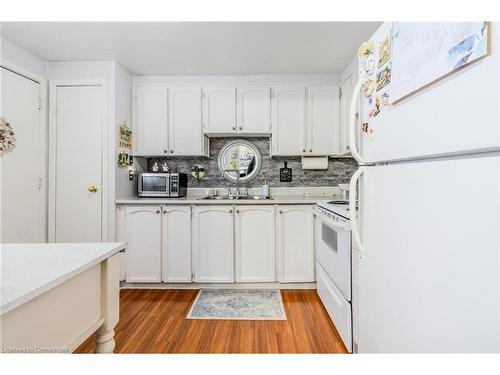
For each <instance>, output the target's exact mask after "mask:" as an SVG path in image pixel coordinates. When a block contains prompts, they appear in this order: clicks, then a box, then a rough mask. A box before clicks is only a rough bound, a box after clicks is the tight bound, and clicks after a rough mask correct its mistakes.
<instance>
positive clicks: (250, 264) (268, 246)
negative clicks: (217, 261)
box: [234, 205, 276, 282]
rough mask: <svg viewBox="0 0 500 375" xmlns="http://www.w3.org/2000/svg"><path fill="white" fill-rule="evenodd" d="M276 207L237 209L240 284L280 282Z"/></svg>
mask: <svg viewBox="0 0 500 375" xmlns="http://www.w3.org/2000/svg"><path fill="white" fill-rule="evenodd" d="M274 228H275V220H274V207H273V206H264V205H248V206H235V230H234V232H235V256H236V262H235V265H236V282H274V281H276V261H275V259H276V252H275V230H274Z"/></svg>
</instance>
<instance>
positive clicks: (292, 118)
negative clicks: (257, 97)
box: [271, 87, 306, 156]
mask: <svg viewBox="0 0 500 375" xmlns="http://www.w3.org/2000/svg"><path fill="white" fill-rule="evenodd" d="M271 123H272V155H286V156H289V155H302V154H303V153H305V151H306V150H305V147H306V145H305V136H306V134H305V131H306V89H305V87H276V88H273V94H272V101H271Z"/></svg>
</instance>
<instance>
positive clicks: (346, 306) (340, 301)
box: [316, 263, 352, 353]
mask: <svg viewBox="0 0 500 375" xmlns="http://www.w3.org/2000/svg"><path fill="white" fill-rule="evenodd" d="M316 270H317V280H318V283H317V288H318V295H319V297H320V299H321V301H322V302H323V305H324V306H325V308H326V311H328V315H330V318H331V319H332V322H333V324H335V328H337V332H338V333H339V335H340V337H341V338H342V341H343V342H344V345H345V346H346V348H347V350H348V351H349V352H350V353H352V319H351V316H352V314H351V304H350V303H349V302H347V301H346V300H345V299H344V297H343V296H342V294H341V293H340V292H339V291H338V289H337V288H336V287H335V284H333V281H331V280H330V278H329V277H328V275H327V274H326V272H325V271H324V270H323V268H322V267H321V265H320V264H319V263H316Z"/></svg>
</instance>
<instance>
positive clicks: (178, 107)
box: [168, 87, 203, 155]
mask: <svg viewBox="0 0 500 375" xmlns="http://www.w3.org/2000/svg"><path fill="white" fill-rule="evenodd" d="M202 137H203V133H202V119H201V88H199V87H174V88H169V89H168V143H169V150H168V152H169V154H172V155H203V142H202Z"/></svg>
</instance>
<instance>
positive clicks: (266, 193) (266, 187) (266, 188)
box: [262, 180, 269, 198]
mask: <svg viewBox="0 0 500 375" xmlns="http://www.w3.org/2000/svg"><path fill="white" fill-rule="evenodd" d="M262 195H263V196H264V197H266V198H269V185H268V184H267V180H265V181H264V185H262Z"/></svg>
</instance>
